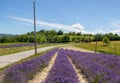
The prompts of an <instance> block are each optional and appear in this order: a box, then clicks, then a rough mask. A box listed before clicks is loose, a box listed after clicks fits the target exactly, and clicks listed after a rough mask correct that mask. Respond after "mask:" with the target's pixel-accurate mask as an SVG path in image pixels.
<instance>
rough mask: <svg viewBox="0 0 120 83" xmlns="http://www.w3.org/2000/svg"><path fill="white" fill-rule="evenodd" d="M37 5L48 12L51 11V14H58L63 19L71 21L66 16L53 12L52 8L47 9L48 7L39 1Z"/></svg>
mask: <svg viewBox="0 0 120 83" xmlns="http://www.w3.org/2000/svg"><path fill="white" fill-rule="evenodd" d="M37 6H39V7H41V8H44V9H45V10H47V11H48V12H50V13H52V14H54V15H56V16H58V17H59V18H62V19H64V20H66V21H67V22H68V21H69V22H70V23H73V20H72V21H71V20H70V19H68V18H66V17H65V16H63V15H60V14H58V13H56V12H54V11H53V10H51V9H49V8H47V7H45V6H44V5H42V4H40V3H37Z"/></svg>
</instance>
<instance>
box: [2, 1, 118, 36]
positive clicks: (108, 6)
mask: <svg viewBox="0 0 120 83" xmlns="http://www.w3.org/2000/svg"><path fill="white" fill-rule="evenodd" d="M0 10H1V12H0V33H8V34H23V33H27V32H31V31H33V0H1V2H0ZM36 19H37V31H38V30H41V29H45V30H51V29H55V30H59V29H61V30H63V31H66V32H68V31H76V32H82V33H108V32H113V33H118V34H120V0H36Z"/></svg>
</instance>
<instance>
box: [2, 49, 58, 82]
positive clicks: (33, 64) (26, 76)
mask: <svg viewBox="0 0 120 83" xmlns="http://www.w3.org/2000/svg"><path fill="white" fill-rule="evenodd" d="M57 51H58V49H57V48H56V49H54V50H52V51H50V52H47V53H46V54H44V55H42V56H39V57H36V58H33V59H31V60H28V61H26V62H23V63H21V64H16V65H14V66H11V67H9V68H8V69H6V70H5V71H4V72H3V74H4V79H3V83H27V81H28V80H30V79H31V78H33V76H34V75H35V74H36V73H37V72H38V71H40V70H42V69H43V68H44V67H45V66H47V65H48V63H49V61H50V59H51V58H52V56H53V55H54V54H55V53H56V52H57Z"/></svg>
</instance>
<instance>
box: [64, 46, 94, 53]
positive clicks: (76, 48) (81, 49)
mask: <svg viewBox="0 0 120 83" xmlns="http://www.w3.org/2000/svg"><path fill="white" fill-rule="evenodd" d="M62 48H63V49H69V50H75V51H81V52H91V53H95V52H94V51H91V50H87V49H83V48H78V47H74V46H64V47H62Z"/></svg>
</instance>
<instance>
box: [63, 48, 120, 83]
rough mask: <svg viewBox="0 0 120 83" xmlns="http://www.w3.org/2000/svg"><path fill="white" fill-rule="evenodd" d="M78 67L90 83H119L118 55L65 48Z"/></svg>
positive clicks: (119, 63) (119, 65)
mask: <svg viewBox="0 0 120 83" xmlns="http://www.w3.org/2000/svg"><path fill="white" fill-rule="evenodd" d="M65 52H66V54H68V55H69V57H70V58H71V59H72V61H73V63H74V64H75V65H76V67H77V68H78V69H82V72H83V73H84V74H85V75H86V77H87V78H88V81H89V82H90V83H120V72H119V71H120V70H119V69H116V68H119V67H120V61H119V60H120V57H118V56H115V55H106V54H94V53H85V52H79V51H73V50H66V51H65Z"/></svg>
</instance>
